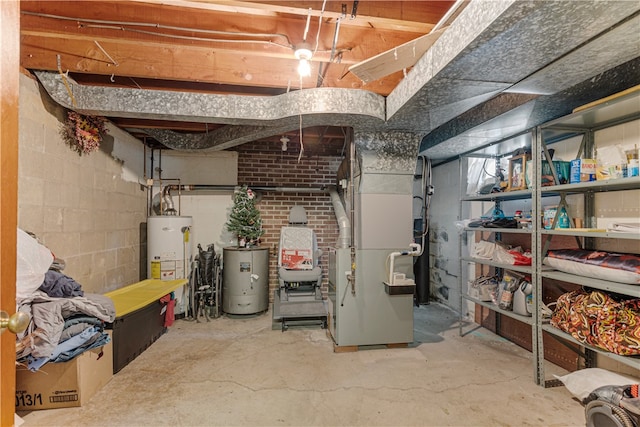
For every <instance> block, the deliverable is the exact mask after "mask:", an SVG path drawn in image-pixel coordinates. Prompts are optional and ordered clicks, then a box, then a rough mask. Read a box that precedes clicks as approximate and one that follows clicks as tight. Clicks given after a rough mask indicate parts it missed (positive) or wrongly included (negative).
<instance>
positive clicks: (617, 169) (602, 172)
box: [596, 165, 624, 181]
mask: <svg viewBox="0 0 640 427" xmlns="http://www.w3.org/2000/svg"><path fill="white" fill-rule="evenodd" d="M623 177H624V170H623V167H622V165H612V166H598V167H597V168H596V180H598V181H605V180H607V179H618V178H623Z"/></svg>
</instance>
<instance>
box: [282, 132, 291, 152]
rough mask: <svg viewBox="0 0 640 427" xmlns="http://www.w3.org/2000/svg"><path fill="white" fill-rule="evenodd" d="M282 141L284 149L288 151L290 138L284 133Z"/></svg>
mask: <svg viewBox="0 0 640 427" xmlns="http://www.w3.org/2000/svg"><path fill="white" fill-rule="evenodd" d="M280 142H282V151H287V143H288V142H289V138H287V137H286V136H284V135H283V136H282V138H280Z"/></svg>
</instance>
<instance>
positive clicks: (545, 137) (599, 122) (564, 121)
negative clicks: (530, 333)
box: [533, 91, 640, 386]
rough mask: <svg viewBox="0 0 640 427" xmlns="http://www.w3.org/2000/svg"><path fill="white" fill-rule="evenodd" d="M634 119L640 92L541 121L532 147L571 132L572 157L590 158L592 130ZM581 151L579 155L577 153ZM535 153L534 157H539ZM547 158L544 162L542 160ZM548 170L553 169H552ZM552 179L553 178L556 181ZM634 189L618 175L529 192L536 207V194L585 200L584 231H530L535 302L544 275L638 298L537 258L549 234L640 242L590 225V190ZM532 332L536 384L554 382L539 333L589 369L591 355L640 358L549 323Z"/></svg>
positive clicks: (631, 361) (636, 291) (638, 290)
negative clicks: (577, 141) (562, 344)
mask: <svg viewBox="0 0 640 427" xmlns="http://www.w3.org/2000/svg"><path fill="white" fill-rule="evenodd" d="M639 119H640V92H637V91H636V92H633V93H631V94H627V95H625V96H621V97H619V98H617V99H613V100H610V101H608V102H605V103H602V104H599V105H595V106H593V107H591V108H588V109H585V110H583V111H580V112H576V113H573V114H570V115H568V116H565V117H562V118H559V119H557V120H554V121H552V122H549V123H546V124H543V125H542V126H540V127H539V130H538V133H537V138H536V141H535V146H536V147H537V148H538V149H537V150H535V151H539V152H540V151H542V152H543V153H548V149H547V146H548V145H551V144H560V143H562V141H565V140H567V139H568V138H573V137H575V136H582V144H581V146H580V149H579V152H578V155H577V156H576V157H578V158H579V157H586V158H593V157H594V154H595V140H594V133H595V132H596V131H598V130H602V129H606V128H608V127H611V126H615V125H619V124H623V123H626V122H629V121H632V120H639ZM582 153H584V154H585V155H584V156H581V154H582ZM539 157H540V156H539ZM547 160H549V159H548V158H547ZM535 167H536V169H535V171H534V175H535V176H540V175H541V171H542V159H541V158H538V159H537V161H536V163H535ZM552 169H553V168H552ZM556 182H557V181H556ZM637 189H640V177H631V178H619V179H611V180H604V181H591V182H581V183H575V184H562V185H554V186H549V187H541V188H540V189H539V191H538V192H536V191H535V190H534V194H535V200H534V204H535V205H537V207H538V209H541V205H542V202H541V198H542V197H545V196H550V195H554V196H560V197H561V200H564V197H566V196H567V195H575V194H582V195H583V197H584V203H585V218H584V221H585V224H586V226H587V228H585V229H553V230H540V232H539V233H536V234H535V236H534V237H535V240H536V241H537V246H538V248H540V250H541V253H540V256H539V257H538V259H539V261H540V262H539V263H536V264H535V265H534V266H533V267H534V269H535V270H537V272H538V277H539V280H537V281H536V282H535V283H534V284H535V291H534V294H535V299H536V306H537V307H540V305H541V304H542V297H543V293H544V287H545V281H546V280H547V279H553V280H559V281H562V282H567V283H573V284H577V285H580V286H583V287H587V288H593V289H599V290H602V291H606V292H613V293H616V294H620V295H627V296H629V297H633V298H640V287H638V286H634V285H628V284H624V283H618V282H613V281H607V280H601V279H593V278H590V277H585V276H579V275H575V274H569V273H565V272H561V271H556V270H550V271H549V270H543V265H542V262H543V260H544V257H545V255H546V253H543V252H545V251H546V248H547V247H548V243H550V241H551V239H553V238H554V237H555V236H575V237H576V238H578V239H581V240H580V241H581V242H582V243H583V244H584V246H586V247H590V248H592V249H597V239H622V240H638V241H639V242H640V234H639V233H621V232H611V231H606V230H601V229H597V228H596V224H595V194H597V193H601V192H609V191H628V190H637ZM534 329H535V331H536V335H537V337H536V340H537V341H538V345H537V351H538V354H536V355H535V356H534V359H535V361H536V364H537V375H536V377H537V380H536V381H537V383H538V384H540V385H542V386H552V385H556V384H557V382H556V381H554V380H546V378H545V372H544V341H543V332H547V333H549V334H551V335H552V336H554V337H557V338H560V339H562V340H564V341H566V342H567V343H569V344H570V345H573V346H574V347H577V348H578V349H579V348H582V349H584V350H583V351H579V354H581V356H583V357H584V361H585V366H587V367H589V366H590V363H591V362H592V361H593V360H595V357H593V355H594V354H598V355H600V356H603V357H608V358H611V359H613V360H616V361H618V362H620V363H622V364H625V365H627V366H631V367H633V368H636V369H640V358H639V357H629V356H619V355H616V354H614V353H610V352H608V351H605V350H603V349H600V348H597V347H594V346H591V345H588V344H584V343H582V342H579V341H578V340H576V339H575V338H573V337H572V336H571V335H570V334H567V333H565V332H563V331H561V330H559V329H557V328H555V327H553V326H551V325H550V324H539V325H536V327H535V328H534Z"/></svg>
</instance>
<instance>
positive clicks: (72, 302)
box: [19, 291, 116, 357]
mask: <svg viewBox="0 0 640 427" xmlns="http://www.w3.org/2000/svg"><path fill="white" fill-rule="evenodd" d="M20 304H21V305H20V311H24V312H27V313H29V314H31V322H32V324H31V326H30V327H29V331H31V332H30V333H28V334H27V336H25V337H24V339H23V342H24V341H25V340H26V341H28V342H29V343H30V345H28V347H29V348H28V349H25V350H24V351H23V352H22V354H21V355H19V356H20V357H23V356H26V355H27V354H32V355H33V356H34V357H50V356H51V354H52V353H53V350H54V349H55V347H56V346H57V345H58V343H59V342H60V337H61V335H62V330H63V329H64V320H65V319H66V318H68V317H71V316H73V315H76V314H86V315H88V316H93V317H96V318H98V319H100V320H102V321H104V322H109V323H110V322H113V321H114V320H115V318H116V309H115V306H114V305H113V301H112V300H111V298H109V297H106V296H104V295H99V294H85V296H84V297H74V298H53V297H50V296H48V295H47V294H46V293H44V292H41V291H37V292H34V293H33V294H32V295H31V296H30V297H29V298H26V299H23V300H21V301H20ZM29 350H30V351H29Z"/></svg>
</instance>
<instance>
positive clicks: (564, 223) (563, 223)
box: [557, 207, 571, 228]
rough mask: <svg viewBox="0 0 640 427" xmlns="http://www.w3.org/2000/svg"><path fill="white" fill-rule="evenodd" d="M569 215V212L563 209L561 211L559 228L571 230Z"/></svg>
mask: <svg viewBox="0 0 640 427" xmlns="http://www.w3.org/2000/svg"><path fill="white" fill-rule="evenodd" d="M570 227H571V225H570V222H569V215H568V214H567V210H566V209H565V208H564V207H563V208H561V209H560V217H558V224H557V228H570Z"/></svg>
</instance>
